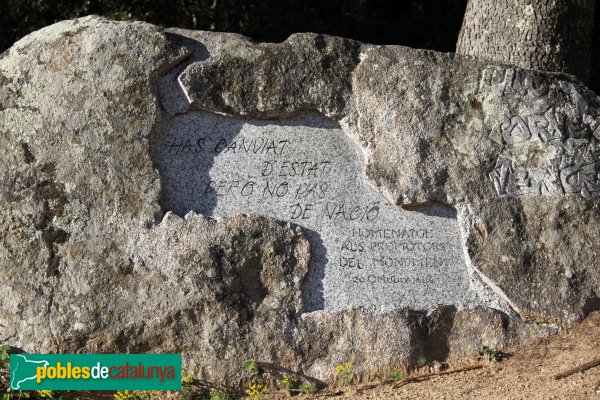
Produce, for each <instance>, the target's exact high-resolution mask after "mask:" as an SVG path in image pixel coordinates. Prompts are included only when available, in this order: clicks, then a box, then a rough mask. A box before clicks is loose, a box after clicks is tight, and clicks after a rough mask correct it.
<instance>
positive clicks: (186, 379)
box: [181, 372, 196, 386]
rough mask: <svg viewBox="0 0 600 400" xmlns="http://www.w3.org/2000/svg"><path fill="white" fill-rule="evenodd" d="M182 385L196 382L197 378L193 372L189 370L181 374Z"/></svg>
mask: <svg viewBox="0 0 600 400" xmlns="http://www.w3.org/2000/svg"><path fill="white" fill-rule="evenodd" d="M181 375H182V376H181V386H189V385H193V384H194V382H195V381H196V379H195V378H194V375H192V374H191V373H189V372H187V373H185V374H181Z"/></svg>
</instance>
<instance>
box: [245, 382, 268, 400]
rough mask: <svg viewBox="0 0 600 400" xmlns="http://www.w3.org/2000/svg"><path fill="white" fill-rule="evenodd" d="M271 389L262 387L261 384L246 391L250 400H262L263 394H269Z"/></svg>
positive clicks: (256, 384)
mask: <svg viewBox="0 0 600 400" xmlns="http://www.w3.org/2000/svg"><path fill="white" fill-rule="evenodd" d="M268 390H269V389H268V388H267V387H266V386H265V385H261V384H260V383H255V384H254V385H252V386H250V387H249V388H248V389H246V394H247V395H248V399H252V400H260V398H261V397H262V395H263V394H265V393H267V391H268Z"/></svg>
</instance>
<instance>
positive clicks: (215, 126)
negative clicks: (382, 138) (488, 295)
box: [156, 113, 479, 311]
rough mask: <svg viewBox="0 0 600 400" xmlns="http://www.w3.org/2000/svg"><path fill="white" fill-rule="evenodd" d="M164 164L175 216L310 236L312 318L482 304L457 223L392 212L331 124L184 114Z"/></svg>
mask: <svg viewBox="0 0 600 400" xmlns="http://www.w3.org/2000/svg"><path fill="white" fill-rule="evenodd" d="M156 154H157V156H156V157H157V161H156V164H157V167H158V170H159V171H160V172H161V178H162V181H163V197H162V205H163V208H165V209H166V210H172V211H173V212H175V213H177V214H179V215H181V216H184V215H185V214H186V213H187V212H189V211H194V212H197V213H200V214H203V215H207V216H211V217H221V218H222V217H229V216H232V215H234V214H235V213H244V214H261V215H267V216H270V217H273V218H276V219H277V220H280V221H286V222H289V223H291V224H294V225H298V227H299V228H301V230H302V231H303V232H304V233H305V234H306V236H307V237H308V238H309V240H310V242H311V253H312V260H311V266H310V269H309V272H308V275H307V277H306V281H305V282H304V288H303V290H304V297H305V311H314V310H321V309H344V308H348V307H355V306H365V307H371V308H377V309H386V308H387V309H390V308H394V307H404V306H405V307H411V308H415V309H428V308H431V307H434V306H436V305H438V304H454V305H460V306H467V305H472V304H478V303H479V301H478V299H477V298H476V293H475V291H474V288H472V287H470V284H469V281H470V279H469V273H468V271H467V265H466V263H465V259H464V254H463V246H462V243H461V240H462V239H461V234H460V229H459V226H458V223H457V221H456V215H455V213H454V212H453V211H452V210H451V209H449V208H445V207H443V206H440V205H437V206H436V205H430V206H423V207H420V208H418V209H417V210H415V211H408V210H403V209H402V208H399V207H397V206H396V205H394V204H391V203H390V202H389V200H387V199H386V198H385V197H384V196H383V195H381V194H380V193H378V192H377V191H376V190H374V189H373V188H372V187H371V186H369V184H368V182H367V179H366V177H365V173H364V169H365V162H366V156H365V154H364V152H363V150H362V149H361V148H360V145H359V144H357V143H355V142H354V141H353V140H352V139H351V138H350V137H348V135H346V134H345V133H344V132H343V131H342V129H340V127H339V126H337V124H335V123H333V122H331V121H328V120H327V119H325V118H323V117H320V116H317V115H308V116H304V117H300V118H294V119H289V120H278V121H273V120H248V119H246V120H239V119H231V118H226V117H220V116H217V115H214V114H208V113H188V114H182V115H178V116H175V117H174V118H173V119H172V120H169V123H168V124H165V131H164V134H163V135H162V136H161V141H160V143H159V145H158V149H157V151H156Z"/></svg>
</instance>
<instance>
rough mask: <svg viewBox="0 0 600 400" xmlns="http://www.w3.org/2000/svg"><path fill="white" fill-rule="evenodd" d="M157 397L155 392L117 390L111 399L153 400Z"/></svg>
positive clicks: (158, 393) (157, 392)
mask: <svg viewBox="0 0 600 400" xmlns="http://www.w3.org/2000/svg"><path fill="white" fill-rule="evenodd" d="M159 395H160V392H159V391H156V390H119V391H118V392H117V393H115V394H114V395H113V397H114V398H115V400H155V399H158V398H159Z"/></svg>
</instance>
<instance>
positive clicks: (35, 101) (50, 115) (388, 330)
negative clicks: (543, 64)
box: [0, 17, 600, 383]
mask: <svg viewBox="0 0 600 400" xmlns="http://www.w3.org/2000/svg"><path fill="white" fill-rule="evenodd" d="M599 107H600V101H599V99H598V97H597V96H596V95H595V94H594V93H593V92H591V91H590V90H588V89H587V88H586V87H585V86H583V85H582V84H580V83H578V82H576V81H573V80H571V79H570V78H565V77H561V76H553V75H548V74H542V73H538V72H534V71H526V70H521V69H517V68H513V67H508V66H502V65H490V64H485V63H482V62H478V61H476V60H473V59H470V58H463V57H458V56H454V55H451V54H440V53H435V52H431V51H423V50H413V49H409V48H404V47H399V46H372V45H365V44H361V43H358V42H355V41H351V40H346V39H340V38H333V37H328V36H323V35H315V34H297V35H293V36H291V37H290V38H289V39H288V40H287V41H285V42H284V43H281V44H255V43H252V42H250V41H249V40H247V39H246V38H243V37H241V36H238V35H234V34H223V33H209V32H189V31H183V30H176V29H173V30H166V31H164V30H160V29H159V28H157V27H154V26H151V25H148V24H144V23H120V22H112V21H108V20H105V19H102V18H98V17H87V18H83V19H79V20H74V21H65V22H61V23H58V24H55V25H53V26H50V27H48V28H45V29H43V30H41V31H38V32H35V33H33V34H31V35H29V36H27V37H25V38H23V39H22V40H21V41H19V42H18V43H17V44H15V45H14V46H13V47H12V48H11V49H9V50H8V51H7V52H5V53H3V54H2V55H1V56H0V147H1V148H2V149H3V151H2V153H1V154H0V165H1V168H0V182H1V188H2V192H1V197H0V224H1V225H0V226H1V227H2V234H1V236H0V278H1V279H2V282H3V285H2V286H0V342H2V343H7V344H10V345H13V346H16V347H20V348H23V349H24V350H25V351H28V352H58V351H60V352H84V351H85V352H92V351H97V352H120V351H128V352H146V351H152V352H161V351H162V352H182V353H183V354H184V360H185V366H184V368H187V369H190V370H192V371H194V372H195V373H197V374H198V376H200V377H202V378H203V379H206V380H209V381H213V382H217V383H219V382H221V383H222V382H229V383H236V382H238V381H239V380H241V379H243V375H241V374H240V370H241V366H242V364H243V360H244V359H246V358H248V357H250V356H253V357H255V358H256V359H258V360H259V361H261V362H265V363H268V364H271V365H273V366H275V367H277V368H286V369H289V370H292V371H295V372H297V373H299V374H303V375H305V376H307V377H311V378H314V379H318V380H328V379H330V378H331V374H332V371H333V368H334V366H335V365H336V364H337V363H339V362H342V361H348V360H351V361H353V362H354V363H355V365H356V366H357V372H359V373H365V374H366V373H369V372H370V371H374V370H376V369H385V368H392V367H394V366H397V365H400V364H411V363H414V361H415V360H416V359H417V358H418V357H420V356H425V357H427V358H428V359H441V358H444V357H447V356H453V355H459V354H464V353H468V352H473V351H474V350H475V349H477V348H478V347H479V346H480V345H484V344H485V345H488V346H496V347H503V346H506V345H508V344H511V343H516V342H520V341H524V340H527V339H529V338H532V337H535V336H540V335H548V334H551V333H554V332H556V331H557V330H558V329H559V328H560V327H561V326H563V325H565V324H569V323H572V322H574V321H578V320H580V319H581V318H583V317H584V316H585V315H587V314H588V313H589V312H590V311H592V310H594V309H597V308H600V299H599V293H600V270H599V268H598V266H599V261H598V250H597V249H598V248H599V244H600V243H599V241H600V236H598V223H599V222H600V210H599V201H598V199H599V196H600V176H599V172H600V161H598V160H599V155H600V151H599V150H600V146H599V139H600V108H599ZM192 110H203V111H208V112H214V113H221V114H229V115H234V116H248V117H252V118H288V117H290V116H293V115H296V114H300V113H303V112H305V111H317V112H320V113H322V114H324V115H325V116H327V117H329V118H331V119H333V120H335V121H337V122H339V123H340V125H341V127H342V129H343V130H344V132H346V133H347V134H348V135H350V136H351V137H352V138H354V139H356V140H357V141H358V142H359V143H360V144H361V145H362V146H363V147H364V149H365V151H366V152H367V154H368V161H367V166H366V176H367V178H368V179H369V180H370V182H371V184H372V186H373V187H375V188H376V189H377V190H378V191H379V192H380V193H382V194H383V195H384V196H386V198H387V199H389V200H390V201H391V202H392V203H393V204H396V205H398V206H399V207H405V208H419V207H420V206H421V205H423V204H428V203H431V202H437V203H443V204H446V205H448V206H451V207H454V208H455V209H456V210H457V215H458V220H459V223H460V225H461V228H462V234H463V242H464V246H465V254H467V255H468V258H469V260H468V262H469V264H470V268H472V269H473V270H474V271H476V272H477V274H478V275H479V276H480V279H481V280H482V282H484V283H485V284H486V285H488V287H489V288H490V290H493V291H494V292H495V293H496V294H497V295H498V296H499V297H500V298H501V299H502V301H503V307H502V310H504V311H502V310H500V309H493V308H485V307H476V308H472V309H457V308H456V307H454V306H453V305H451V304H448V305H442V306H439V307H437V308H434V309H431V310H410V309H397V310H394V311H389V312H385V313H370V312H368V311H366V310H363V309H359V308H357V309H348V310H340V311H331V312H328V311H315V312H311V313H304V312H303V301H302V293H301V284H302V281H303V279H304V277H305V275H306V273H307V270H308V268H309V263H310V257H311V252H310V245H309V242H308V240H307V239H306V237H305V236H304V234H303V233H302V232H301V230H298V229H296V227H294V226H290V225H286V224H283V223H280V222H277V221H274V220H272V219H270V218H267V217H261V216H249V217H248V216H242V215H238V216H235V217H232V218H230V219H228V220H224V221H215V220H210V219H207V218H205V217H203V216H201V215H197V214H194V213H190V214H188V215H186V216H185V218H181V217H179V216H177V215H174V214H173V213H170V212H169V210H164V209H162V207H161V179H160V175H159V173H158V172H157V170H156V169H155V164H154V161H153V160H154V157H155V154H153V149H155V146H154V145H153V143H156V141H158V140H159V138H160V135H161V132H162V124H163V121H164V120H165V119H166V118H168V116H169V115H175V114H180V113H185V112H188V111H192Z"/></svg>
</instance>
